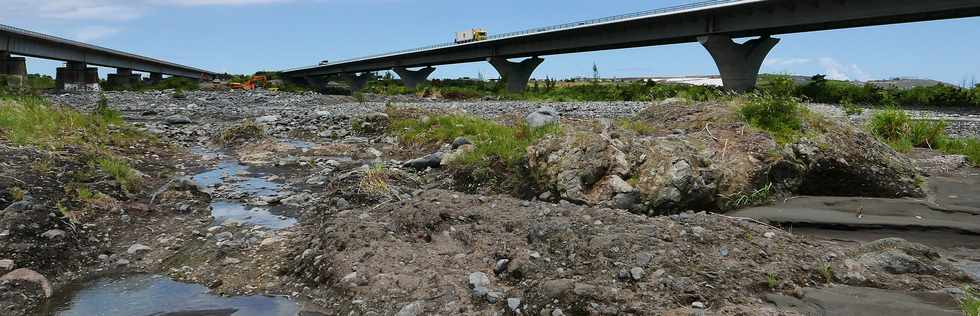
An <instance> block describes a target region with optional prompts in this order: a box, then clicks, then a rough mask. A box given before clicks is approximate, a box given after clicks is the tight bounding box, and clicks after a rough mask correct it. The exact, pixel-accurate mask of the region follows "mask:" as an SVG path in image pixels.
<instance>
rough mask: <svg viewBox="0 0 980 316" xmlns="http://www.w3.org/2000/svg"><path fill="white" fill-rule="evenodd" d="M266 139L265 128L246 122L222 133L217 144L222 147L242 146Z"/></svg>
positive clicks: (251, 121) (249, 121)
mask: <svg viewBox="0 0 980 316" xmlns="http://www.w3.org/2000/svg"><path fill="white" fill-rule="evenodd" d="M264 137H265V128H263V127H262V126H260V125H259V124H257V123H255V121H253V120H245V121H243V122H242V123H241V124H238V125H235V126H232V127H229V128H227V129H225V130H224V131H223V132H221V136H220V137H218V139H217V142H218V143H219V144H222V145H228V144H241V143H245V142H250V141H254V140H257V139H262V138H264Z"/></svg>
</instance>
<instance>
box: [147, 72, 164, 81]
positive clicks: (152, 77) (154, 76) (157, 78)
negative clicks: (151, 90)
mask: <svg viewBox="0 0 980 316" xmlns="http://www.w3.org/2000/svg"><path fill="white" fill-rule="evenodd" d="M160 81H163V74H162V73H159V72H151V73H150V79H147V82H149V84H156V83H160Z"/></svg>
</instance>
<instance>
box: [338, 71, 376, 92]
mask: <svg viewBox="0 0 980 316" xmlns="http://www.w3.org/2000/svg"><path fill="white" fill-rule="evenodd" d="M372 76H373V75H372V74H371V73H370V72H365V73H362V74H360V75H357V74H356V73H351V74H344V76H343V77H344V79H345V80H347V83H349V84H350V91H351V92H357V91H360V90H361V89H364V87H366V86H367V83H368V80H369V79H371V77H372Z"/></svg>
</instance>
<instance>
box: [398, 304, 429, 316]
mask: <svg viewBox="0 0 980 316" xmlns="http://www.w3.org/2000/svg"><path fill="white" fill-rule="evenodd" d="M422 303H423V302H422V301H414V302H412V303H409V304H408V305H405V306H404V307H402V309H400V310H398V313H397V314H395V316H417V315H422V313H423V312H425V308H423V307H422Z"/></svg>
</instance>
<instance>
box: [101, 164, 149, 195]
mask: <svg viewBox="0 0 980 316" xmlns="http://www.w3.org/2000/svg"><path fill="white" fill-rule="evenodd" d="M95 163H96V165H97V166H98V167H99V169H100V170H102V171H103V172H105V173H106V174H108V175H109V176H112V178H113V179H115V180H116V182H118V183H119V185H120V186H121V187H123V188H124V189H126V190H133V189H135V188H136V186H137V185H139V181H140V179H139V175H138V174H137V172H136V170H133V168H132V167H130V166H129V163H127V162H126V161H124V160H121V159H116V158H113V157H103V158H98V159H96V160H95Z"/></svg>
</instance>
